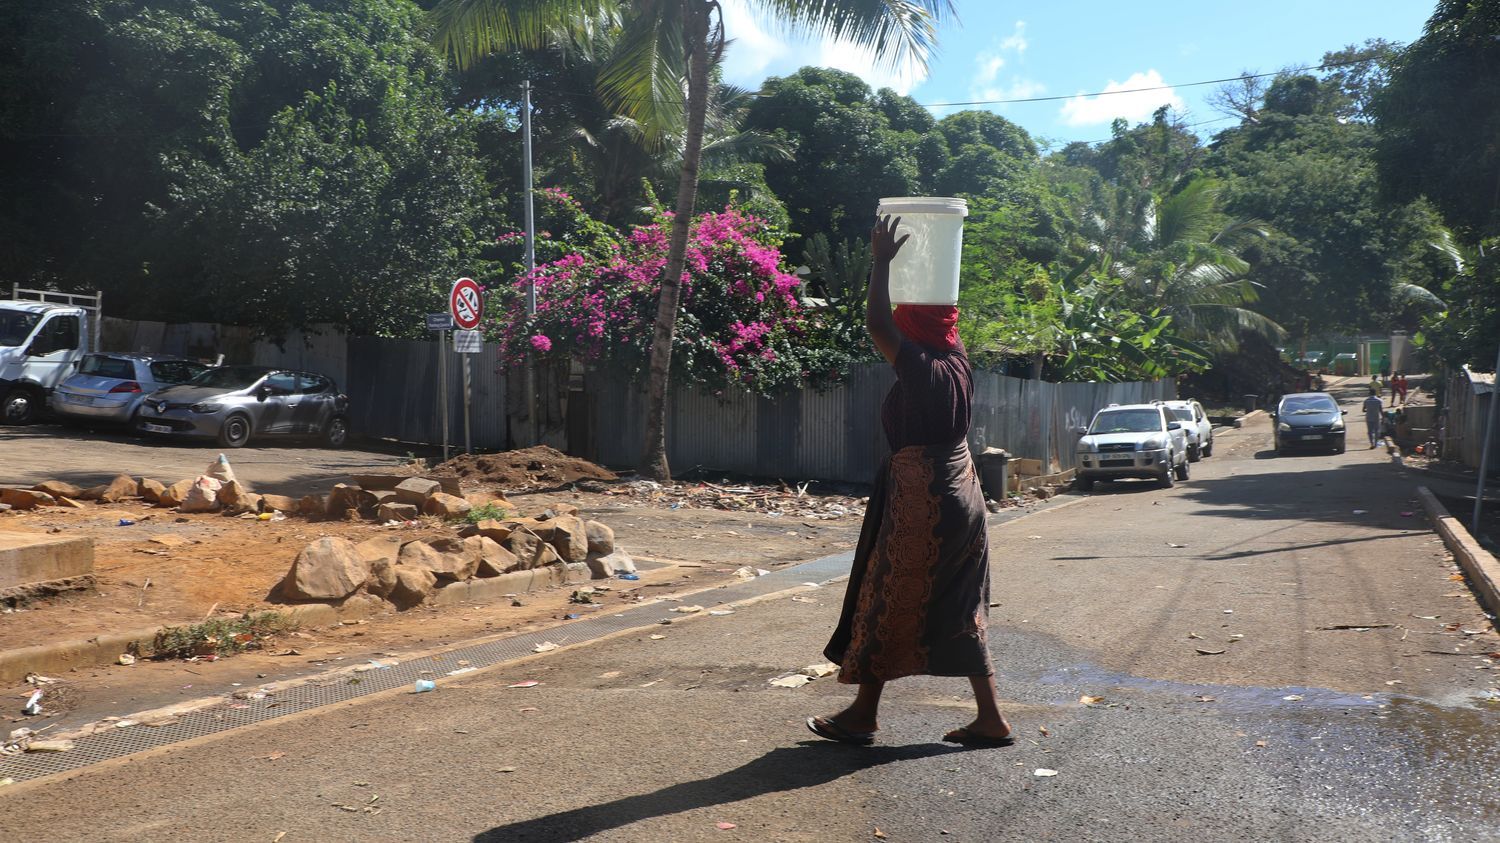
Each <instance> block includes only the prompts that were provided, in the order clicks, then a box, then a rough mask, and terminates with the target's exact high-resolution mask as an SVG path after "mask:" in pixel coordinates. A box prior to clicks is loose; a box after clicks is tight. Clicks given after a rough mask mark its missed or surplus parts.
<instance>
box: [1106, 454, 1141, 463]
mask: <svg viewBox="0 0 1500 843" xmlns="http://www.w3.org/2000/svg"><path fill="white" fill-rule="evenodd" d="M1104 459H1105V461H1106V462H1135V454H1105V455H1104Z"/></svg>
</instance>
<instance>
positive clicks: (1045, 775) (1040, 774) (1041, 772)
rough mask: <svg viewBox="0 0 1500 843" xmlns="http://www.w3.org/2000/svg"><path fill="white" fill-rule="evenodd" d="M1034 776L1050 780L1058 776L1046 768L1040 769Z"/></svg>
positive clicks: (1033, 773) (1054, 771) (1055, 772)
mask: <svg viewBox="0 0 1500 843" xmlns="http://www.w3.org/2000/svg"><path fill="white" fill-rule="evenodd" d="M1032 775H1033V776H1036V777H1037V778H1039V779H1050V778H1052V777H1053V776H1055V775H1057V771H1056V770H1049V769H1047V768H1046V767H1038V768H1036V770H1035V771H1033V772H1032Z"/></svg>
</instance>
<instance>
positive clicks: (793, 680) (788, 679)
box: [770, 673, 812, 688]
mask: <svg viewBox="0 0 1500 843" xmlns="http://www.w3.org/2000/svg"><path fill="white" fill-rule="evenodd" d="M811 681H812V677H811V676H803V675H802V674H800V673H793V674H789V675H787V676H778V677H776V678H775V679H772V680H770V682H771V684H772V685H774V686H775V687H777V688H801V687H802V686H803V685H806V684H807V683H809V682H811Z"/></svg>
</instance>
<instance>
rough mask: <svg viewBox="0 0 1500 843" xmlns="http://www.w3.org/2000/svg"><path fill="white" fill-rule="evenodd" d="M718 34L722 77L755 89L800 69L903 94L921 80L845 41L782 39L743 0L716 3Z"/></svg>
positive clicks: (918, 70)
mask: <svg viewBox="0 0 1500 843" xmlns="http://www.w3.org/2000/svg"><path fill="white" fill-rule="evenodd" d="M721 5H722V8H723V10H724V33H725V35H727V36H728V37H729V39H730V41H731V42H732V43H731V44H730V45H729V49H728V50H727V51H726V53H725V56H724V79H725V81H727V82H730V83H732V84H735V85H743V86H745V87H749V88H756V87H759V86H760V83H761V82H762V81H764V80H765V78H766V77H767V76H778V75H785V74H788V73H792V72H794V71H796V70H797V69H798V68H800V67H803V66H805V65H815V66H819V67H833V68H838V69H839V70H844V71H848V72H849V73H853V74H855V75H856V76H859V77H860V78H861V79H863V80H865V81H866V82H867V83H869V85H870V87H872V88H875V89H877V90H878V89H880V88H894V89H895V90H896V92H897V93H901V94H909V93H911V92H912V91H913V90H914V89H915V88H917V87H918V86H919V85H921V84H922V83H923V82H925V81H926V80H927V71H926V69H924V68H922V67H920V66H919V65H916V64H912V63H907V64H906V65H905V66H901V67H895V68H892V67H891V66H890V63H889V62H885V61H877V60H876V58H875V56H874V55H873V54H872V53H871V52H870V51H869V50H863V49H860V48H857V47H854V46H853V45H851V44H849V43H848V42H843V41H832V40H828V39H808V38H806V37H803V36H788V35H786V34H785V32H784V31H782V30H781V29H780V28H779V27H777V26H775V25H774V24H770V25H768V24H767V22H766V21H765V20H764V19H763V18H762V17H761V16H760V15H759V14H758V13H757V12H756V11H755V10H754V9H752V8H751V7H750V5H749V4H748V3H747V2H746V0H721Z"/></svg>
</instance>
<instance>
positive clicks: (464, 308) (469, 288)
mask: <svg viewBox="0 0 1500 843" xmlns="http://www.w3.org/2000/svg"><path fill="white" fill-rule="evenodd" d="M448 312H449V313H451V314H453V324H454V325H457V326H458V328H459V329H460V330H464V331H472V330H474V329H475V328H478V327H479V322H480V320H482V319H483V318H484V294H483V292H482V291H481V290H480V289H479V284H478V282H476V281H475V280H474V279H473V278H460V279H458V280H457V281H454V282H453V291H452V292H451V293H449V294H448Z"/></svg>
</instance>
